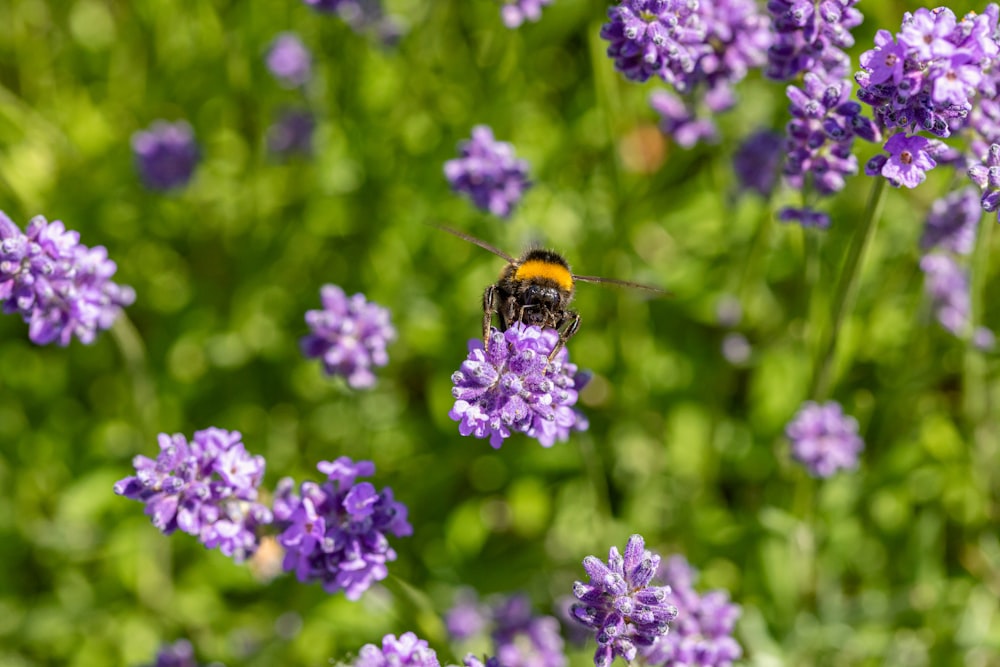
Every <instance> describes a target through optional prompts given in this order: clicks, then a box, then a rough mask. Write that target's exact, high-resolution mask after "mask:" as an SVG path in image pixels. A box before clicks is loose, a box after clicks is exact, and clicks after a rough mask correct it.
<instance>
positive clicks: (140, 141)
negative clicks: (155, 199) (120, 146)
mask: <svg viewBox="0 0 1000 667" xmlns="http://www.w3.org/2000/svg"><path fill="white" fill-rule="evenodd" d="M132 152H133V153H134V155H135V164H136V168H137V169H138V170H139V176H141V177H142V180H143V182H144V183H145V184H146V187H148V188H149V189H150V190H172V189H174V188H179V187H181V186H183V185H187V183H188V181H190V180H191V175H192V174H193V173H194V168H195V165H197V164H198V160H199V158H200V157H201V155H200V152H199V150H198V145H197V144H196V143H195V141H194V131H193V130H192V129H191V126H190V125H188V123H187V122H185V121H182V120H181V121H177V122H176V123H168V122H166V121H163V120H158V121H156V122H154V123H153V124H152V125H150V126H149V128H148V129H146V130H141V131H139V132H136V133H135V134H133V135H132Z"/></svg>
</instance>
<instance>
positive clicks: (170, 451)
mask: <svg viewBox="0 0 1000 667" xmlns="http://www.w3.org/2000/svg"><path fill="white" fill-rule="evenodd" d="M241 438H242V436H241V435H240V433H239V431H226V430H223V429H219V428H208V429H205V430H203V431H196V432H195V434H194V438H193V439H192V440H191V442H190V443H188V441H187V439H186V438H185V437H184V436H183V435H181V434H180V433H177V434H175V435H172V436H171V435H167V434H166V433H161V434H160V436H159V443H160V453H159V455H158V456H157V457H156V459H155V460H153V459H150V458H147V457H145V456H136V457H135V459H134V460H133V464H134V465H135V473H136V474H135V476H132V477H126V478H125V479H122V480H120V481H119V482H117V483H116V484H115V493H117V494H118V495H120V496H125V497H126V498H130V499H132V500H138V501H140V502H142V503H145V504H146V514H148V515H149V516H150V517H151V518H152V520H153V525H154V526H156V527H157V528H159V529H160V530H162V531H163V532H164V534H166V535H169V534H171V533H173V532H174V531H175V530H177V529H180V530H181V531H182V532H185V533H188V534H189V535H194V536H195V537H197V538H198V539H200V540H201V541H202V543H204V545H205V547H206V548H209V549H219V550H220V551H221V552H222V553H224V554H225V555H227V556H230V557H232V558H233V560H235V561H237V562H241V561H243V560H244V559H246V558H248V557H249V556H252V555H253V554H254V552H255V551H256V550H257V547H258V546H259V541H258V536H257V528H258V527H259V526H262V525H266V524H269V523H271V520H272V516H271V512H270V510H268V509H267V508H266V507H264V506H263V505H261V504H260V503H258V502H257V488H258V487H259V486H260V482H261V480H262V479H263V477H264V458H263V457H262V456H251V455H250V454H249V453H248V452H247V451H246V449H245V448H244V446H243V443H242V442H241Z"/></svg>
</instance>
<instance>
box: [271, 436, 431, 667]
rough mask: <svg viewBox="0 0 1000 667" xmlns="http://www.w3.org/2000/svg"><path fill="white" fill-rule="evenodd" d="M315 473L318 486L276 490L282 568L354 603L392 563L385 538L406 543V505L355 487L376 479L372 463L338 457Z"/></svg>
mask: <svg viewBox="0 0 1000 667" xmlns="http://www.w3.org/2000/svg"><path fill="white" fill-rule="evenodd" d="M317 468H318V469H319V471H320V472H322V473H324V474H325V475H326V476H327V479H326V481H325V482H323V483H322V484H317V483H315V482H308V481H307V482H302V484H301V485H300V486H299V492H298V493H296V492H295V484H294V482H293V481H292V480H291V479H290V478H287V477H286V478H284V479H282V480H281V481H280V482H279V483H278V487H277V489H276V490H275V494H274V521H275V525H276V526H277V528H278V530H279V531H281V532H280V534H279V535H278V543H279V544H281V546H282V547H284V549H285V559H284V562H283V563H282V567H283V568H284V569H285V571H286V572H292V571H294V572H295V576H296V577H297V578H298V580H299V581H319V582H320V583H322V585H323V588H324V590H326V591H327V592H328V593H336V592H338V591H343V592H344V595H345V597H347V599H349V600H357V599H358V598H360V597H361V595H362V594H363V593H364V592H365V591H366V590H368V588H369V587H370V586H371V585H372V584H373V583H375V582H377V581H381V580H383V579H385V578H386V576H388V574H389V570H388V568H387V567H386V564H387V563H390V562H392V561H394V560H396V552H395V550H393V548H392V546H391V545H390V544H389V539H388V535H389V534H392V535H395V536H396V537H406V536H408V535H411V534H412V533H413V528H412V527H411V526H410V524H409V522H408V521H407V519H406V515H407V509H406V505H404V504H403V503H400V502H398V501H396V500H395V499H394V498H393V495H392V489H390V488H388V487H386V488H385V489H383V490H382V491H376V490H375V487H374V486H373V485H372V484H371V483H369V482H360V483H356V480H357V478H358V477H369V476H371V475H374V474H375V465H374V464H373V463H372V462H371V461H358V462H357V463H355V462H354V461H352V460H351V459H350V458H348V457H346V456H342V457H340V458H338V459H336V460H335V461H323V462H321V463H320V464H319V465H318V466H317ZM404 637H406V635H404ZM402 640H403V637H401V638H400V641H402ZM393 641H395V638H393ZM394 645H395V644H394ZM365 664H374V663H365ZM406 664H409V663H406Z"/></svg>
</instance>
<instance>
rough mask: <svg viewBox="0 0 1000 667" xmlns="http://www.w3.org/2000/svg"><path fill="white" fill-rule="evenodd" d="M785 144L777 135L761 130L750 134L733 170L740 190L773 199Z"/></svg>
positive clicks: (734, 156)
mask: <svg viewBox="0 0 1000 667" xmlns="http://www.w3.org/2000/svg"><path fill="white" fill-rule="evenodd" d="M785 145H786V141H785V139H784V137H782V136H781V135H780V134H778V133H777V132H773V131H771V130H758V131H756V132H754V133H753V134H751V135H749V136H748V137H747V138H746V139H744V140H743V143H742V144H740V147H739V148H737V149H736V153H735V154H734V155H733V171H735V172H736V178H737V181H738V182H739V188H740V190H753V191H755V192H758V193H760V195H761V196H762V197H770V196H771V192H773V191H774V186H775V183H776V182H777V180H778V173H779V171H778V169H779V168H780V166H781V160H782V158H783V157H784V152H785Z"/></svg>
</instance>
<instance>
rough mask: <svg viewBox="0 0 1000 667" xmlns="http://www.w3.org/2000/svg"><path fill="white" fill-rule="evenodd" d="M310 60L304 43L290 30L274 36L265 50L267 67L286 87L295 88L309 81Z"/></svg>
mask: <svg viewBox="0 0 1000 667" xmlns="http://www.w3.org/2000/svg"><path fill="white" fill-rule="evenodd" d="M311 60H312V58H311V56H310V55H309V50H308V49H307V48H306V47H305V44H303V43H302V40H301V39H299V37H298V35H296V34H294V33H290V32H283V33H281V34H280V35H278V36H277V37H275V38H274V41H273V42H271V48H270V49H269V50H268V52H267V68H268V69H269V70H271V74H273V75H274V76H275V78H276V79H278V81H280V82H281V84H282V85H283V86H285V87H287V88H296V87H298V86H302V85H304V84H306V83H307V82H308V81H309V78H310V76H311V75H312V71H311V66H312V63H311Z"/></svg>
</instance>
